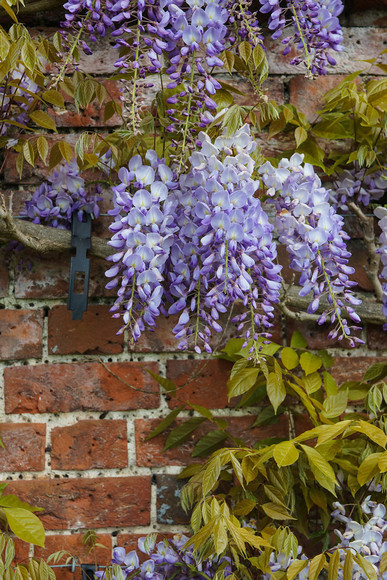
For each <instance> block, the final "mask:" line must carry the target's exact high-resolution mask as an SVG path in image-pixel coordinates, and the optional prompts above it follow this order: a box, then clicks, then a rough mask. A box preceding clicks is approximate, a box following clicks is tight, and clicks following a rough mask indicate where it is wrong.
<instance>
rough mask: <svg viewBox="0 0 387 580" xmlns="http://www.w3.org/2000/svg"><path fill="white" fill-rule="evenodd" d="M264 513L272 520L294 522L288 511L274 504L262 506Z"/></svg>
mask: <svg viewBox="0 0 387 580" xmlns="http://www.w3.org/2000/svg"><path fill="white" fill-rule="evenodd" d="M261 507H262V509H263V511H264V512H265V514H266V515H267V516H269V518H271V519H272V520H294V519H296V518H293V517H292V516H291V515H290V513H289V512H288V510H287V509H286V508H284V507H283V506H281V505H278V504H276V503H274V502H271V501H270V502H268V503H264V504H262V505H261Z"/></svg>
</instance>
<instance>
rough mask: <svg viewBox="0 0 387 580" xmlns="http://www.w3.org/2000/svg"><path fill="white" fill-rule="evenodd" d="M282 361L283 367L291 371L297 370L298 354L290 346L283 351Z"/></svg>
mask: <svg viewBox="0 0 387 580" xmlns="http://www.w3.org/2000/svg"><path fill="white" fill-rule="evenodd" d="M281 360H282V363H283V365H284V366H285V367H286V368H287V369H289V370H290V371H291V370H292V369H294V368H296V366H297V365H298V362H299V358H298V354H297V353H296V351H295V350H294V349H292V348H290V347H289V346H285V348H283V349H282V351H281Z"/></svg>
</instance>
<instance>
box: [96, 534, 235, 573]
mask: <svg viewBox="0 0 387 580" xmlns="http://www.w3.org/2000/svg"><path fill="white" fill-rule="evenodd" d="M188 539H189V538H188V537H187V536H184V535H181V534H178V535H175V536H174V537H173V539H171V540H168V541H167V540H165V541H162V542H158V543H157V544H156V534H153V535H151V536H148V537H146V538H139V540H138V549H139V551H140V552H142V553H143V554H146V555H147V556H149V559H148V560H146V561H145V562H143V563H142V564H140V560H139V557H138V554H137V552H136V551H135V550H133V551H131V552H128V553H126V551H125V549H124V548H115V549H114V550H113V558H112V560H111V563H112V564H115V565H117V566H120V567H121V568H122V572H123V576H124V578H125V580H126V579H128V580H129V579H130V580H167V579H168V578H174V580H201V579H203V578H207V579H211V578H214V576H215V574H216V572H217V571H218V570H219V569H220V568H221V569H223V572H224V577H225V578H227V576H229V575H230V574H231V566H230V560H229V559H228V558H220V559H206V560H205V561H203V562H200V560H199V559H198V557H197V556H196V555H195V554H194V552H193V549H192V547H188V548H185V545H186V543H187V542H188ZM95 575H96V576H97V577H98V578H105V577H106V576H105V572H96V573H95Z"/></svg>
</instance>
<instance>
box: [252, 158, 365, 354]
mask: <svg viewBox="0 0 387 580" xmlns="http://www.w3.org/2000/svg"><path fill="white" fill-rule="evenodd" d="M259 172H260V173H261V174H262V179H263V182H264V184H265V185H266V187H267V188H268V194H269V196H275V197H274V198H273V203H274V205H275V207H276V210H277V215H276V219H275V228H276V232H278V234H279V241H280V242H281V243H283V244H285V246H286V248H287V251H288V253H289V255H290V258H291V263H290V267H291V268H292V269H293V270H295V271H296V272H301V275H300V280H299V283H300V285H301V286H302V290H301V291H300V295H301V296H307V295H308V294H309V293H310V292H312V295H313V297H312V300H311V302H310V304H309V307H308V312H310V313H314V312H316V310H317V309H318V307H319V303H320V300H321V298H322V297H323V296H326V297H327V300H328V303H329V304H330V306H331V308H330V309H329V310H326V311H324V312H323V314H322V315H321V316H320V318H319V320H318V323H319V324H323V323H324V322H326V320H327V319H328V318H329V319H330V321H331V323H332V324H333V323H336V327H335V328H334V330H332V331H331V332H330V333H329V337H330V338H332V339H334V338H336V337H337V338H338V340H341V339H343V338H348V340H349V343H350V345H351V346H355V344H356V343H360V342H362V341H361V340H360V339H359V338H357V337H355V336H353V337H351V336H350V334H351V329H352V330H356V329H358V327H357V326H351V327H350V326H349V325H348V322H347V321H346V320H345V319H343V318H342V311H343V310H344V309H345V310H346V312H347V314H348V316H349V318H350V319H351V320H353V321H354V322H356V323H358V322H360V318H359V316H358V315H357V314H356V312H355V311H354V308H353V306H356V305H358V304H360V300H359V299H358V298H356V297H355V296H354V294H353V291H352V290H351V288H352V287H353V286H354V285H356V283H355V282H353V281H351V280H350V279H349V276H350V275H351V274H353V272H354V268H352V267H350V266H348V260H349V258H350V253H349V252H348V250H347V248H346V243H345V241H346V240H348V239H349V236H348V235H347V234H346V233H345V232H344V230H343V218H342V217H341V216H340V215H339V214H337V213H336V211H335V209H334V208H333V207H332V205H331V204H330V203H329V198H330V193H329V191H327V190H326V189H325V188H324V187H322V185H321V181H320V179H319V177H318V176H317V175H316V174H315V172H314V168H313V166H312V165H310V164H309V163H305V164H304V163H303V155H300V154H298V153H296V154H294V155H293V156H292V157H291V158H290V160H288V159H282V160H281V161H280V163H279V165H278V168H274V167H273V165H272V164H271V163H269V162H266V163H265V164H263V165H262V166H261V168H260V169H259Z"/></svg>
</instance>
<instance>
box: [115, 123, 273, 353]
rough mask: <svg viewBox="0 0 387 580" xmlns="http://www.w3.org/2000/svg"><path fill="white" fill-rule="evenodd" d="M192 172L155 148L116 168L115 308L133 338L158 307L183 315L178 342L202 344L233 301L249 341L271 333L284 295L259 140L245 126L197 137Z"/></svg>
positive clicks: (150, 322)
mask: <svg viewBox="0 0 387 580" xmlns="http://www.w3.org/2000/svg"><path fill="white" fill-rule="evenodd" d="M199 139H200V148H199V149H198V151H196V152H195V153H193V154H192V155H191V157H190V164H191V170H190V172H189V173H187V174H182V175H181V176H180V179H179V180H178V181H177V179H176V175H175V174H174V173H173V172H172V170H171V169H170V168H168V167H167V166H166V165H165V164H164V162H163V161H162V160H160V159H159V158H158V157H157V156H156V154H155V153H154V152H152V151H150V152H148V153H147V156H146V157H147V160H148V161H149V163H150V165H147V164H143V163H142V160H141V158H140V156H138V155H137V156H135V157H133V158H132V159H131V161H130V163H129V168H128V169H126V168H122V169H121V170H120V172H119V178H120V179H121V183H120V184H119V185H118V186H117V187H115V188H114V193H115V196H114V205H115V209H114V210H112V211H111V212H110V213H111V215H113V216H115V222H114V223H113V224H112V226H111V228H110V229H111V230H112V232H113V237H112V240H111V242H110V244H111V245H112V246H113V247H114V248H115V250H116V253H115V254H114V255H112V256H111V257H110V260H111V261H113V262H114V263H115V265H114V266H113V267H112V268H110V269H109V270H108V272H107V273H106V274H107V276H109V277H111V278H112V280H111V281H110V282H109V283H108V285H107V287H108V288H113V287H115V286H117V285H119V284H120V288H119V290H118V296H117V299H116V301H115V304H114V306H113V308H112V311H113V312H114V313H115V314H114V315H115V316H120V315H123V322H124V325H125V327H128V328H129V330H130V332H131V334H132V336H133V338H134V340H137V339H138V338H139V336H140V334H141V332H142V331H143V330H144V329H145V327H148V328H152V327H154V326H155V318H156V317H157V316H158V315H159V314H160V313H163V314H166V313H168V314H179V320H178V323H177V325H176V326H175V328H174V333H175V335H176V338H177V339H178V340H179V348H181V349H186V348H188V347H189V346H191V347H193V348H194V349H195V350H196V352H198V353H200V352H201V348H202V346H201V345H203V347H204V349H205V350H206V351H207V352H211V346H210V343H209V340H210V337H211V335H212V332H213V331H215V332H221V331H222V326H221V324H220V322H219V319H220V316H221V315H222V314H223V313H225V312H227V311H228V310H229V309H230V308H231V306H232V305H233V304H234V302H235V301H236V300H240V301H241V302H242V304H243V307H244V309H243V312H242V314H239V315H238V316H237V317H236V318H235V320H236V321H238V322H239V323H240V330H241V331H242V329H243V326H244V325H246V328H247V330H246V331H245V336H246V338H247V339H249V338H252V339H257V337H258V333H262V330H263V334H264V335H265V334H266V332H267V330H268V329H269V328H270V326H271V319H272V317H273V303H275V302H278V301H279V291H280V284H281V280H280V276H279V271H280V269H281V267H280V266H278V265H276V264H275V259H276V246H275V243H274V242H273V239H272V230H273V227H272V225H270V223H269V221H268V218H267V215H266V213H265V212H264V211H263V209H262V207H261V204H260V201H259V200H258V199H257V198H255V197H254V194H255V192H256V191H257V189H258V185H259V182H258V181H256V180H254V179H253V170H254V160H253V159H252V157H251V153H252V152H253V151H254V149H255V147H256V144H255V142H254V140H253V139H252V137H251V135H250V131H249V128H248V127H247V126H246V125H245V126H244V127H242V128H241V129H240V130H239V131H237V132H236V133H235V134H234V135H233V136H232V137H225V136H221V137H218V138H217V139H216V140H215V142H214V143H212V142H211V140H210V138H209V137H208V135H206V134H204V133H200V134H199Z"/></svg>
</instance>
